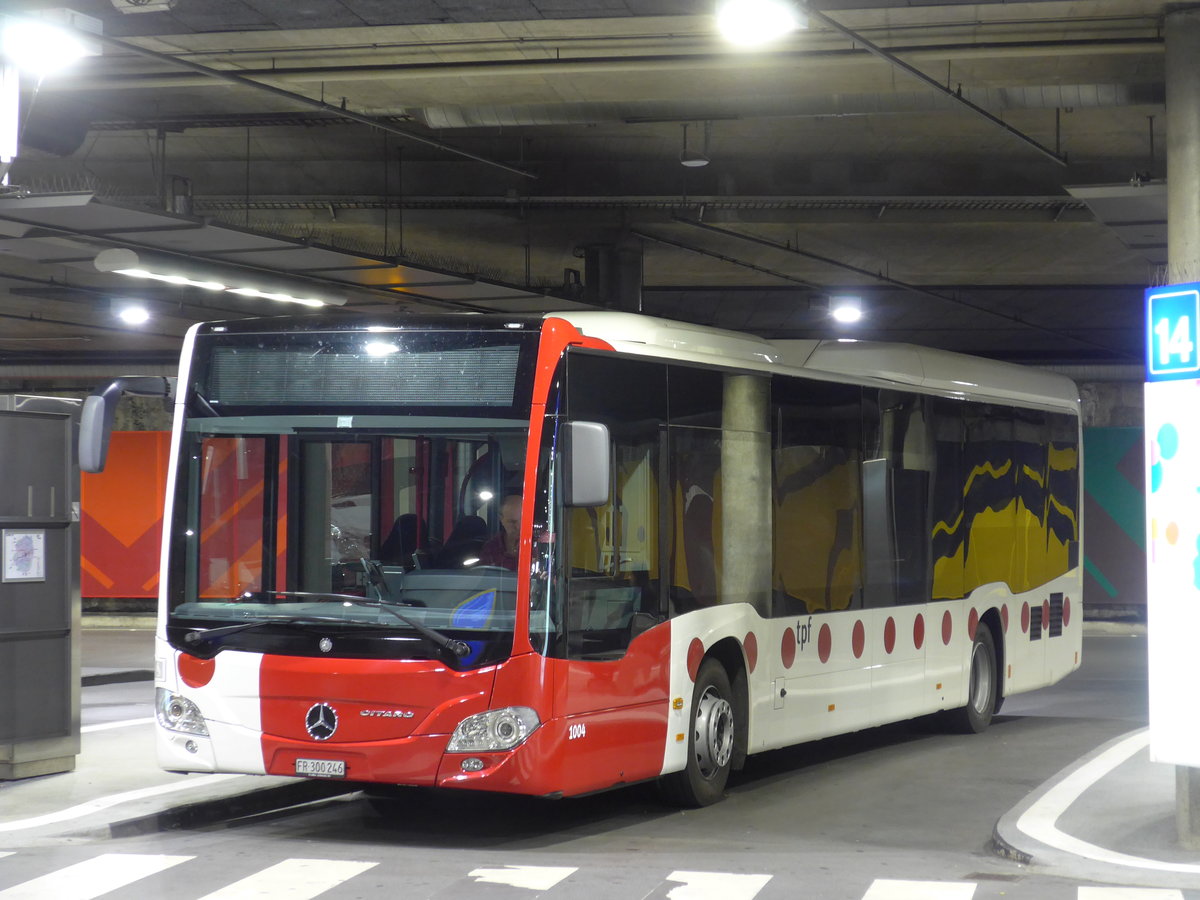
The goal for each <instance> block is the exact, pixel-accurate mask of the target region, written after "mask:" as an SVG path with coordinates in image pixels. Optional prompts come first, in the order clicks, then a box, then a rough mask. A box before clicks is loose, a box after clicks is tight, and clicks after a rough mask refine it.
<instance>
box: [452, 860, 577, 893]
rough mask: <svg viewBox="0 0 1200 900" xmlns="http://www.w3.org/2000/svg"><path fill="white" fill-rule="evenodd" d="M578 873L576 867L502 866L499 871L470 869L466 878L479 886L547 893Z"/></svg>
mask: <svg viewBox="0 0 1200 900" xmlns="http://www.w3.org/2000/svg"><path fill="white" fill-rule="evenodd" d="M578 871H579V869H578V868H577V867H576V866H504V867H503V868H500V869H472V870H471V871H470V872H468V873H467V877H468V878H474V879H475V881H476V882H478V883H480V884H506V885H508V886H509V887H519V888H527V889H528V890H531V891H548V890H550V888H552V887H554V886H555V885H556V884H558V883H559V882H560V881H562V880H563V879H564V878H566V877H567V876H569V875H573V874H574V873H575V872H578Z"/></svg>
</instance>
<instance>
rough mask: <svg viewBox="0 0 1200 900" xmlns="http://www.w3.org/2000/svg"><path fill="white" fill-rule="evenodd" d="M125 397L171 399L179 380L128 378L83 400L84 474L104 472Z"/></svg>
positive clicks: (81, 450) (81, 449) (81, 453)
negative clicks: (122, 398) (109, 445)
mask: <svg viewBox="0 0 1200 900" xmlns="http://www.w3.org/2000/svg"><path fill="white" fill-rule="evenodd" d="M123 394H132V395H134V396H136V397H163V398H164V399H170V398H171V397H173V396H174V394H175V379H174V378H167V377H165V376H159V375H124V376H122V377H120V378H118V379H116V380H115V381H113V382H112V383H111V384H109V385H108V386H107V387H104V388H100V389H97V390H96V392H95V393H93V394H92V395H91V396H90V397H88V398H87V399H86V400H84V401H83V413H82V414H81V415H80V418H79V468H80V469H82V470H83V471H84V472H103V471H104V463H105V461H106V460H107V459H108V442H109V439H110V438H111V436H112V427H113V418H114V417H115V416H116V413H117V401H119V400H120V399H121V396H122V395H123Z"/></svg>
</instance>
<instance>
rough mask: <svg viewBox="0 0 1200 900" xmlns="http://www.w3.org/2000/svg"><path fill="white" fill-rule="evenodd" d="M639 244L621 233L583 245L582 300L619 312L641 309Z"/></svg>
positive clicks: (637, 311) (640, 254) (641, 272)
mask: <svg viewBox="0 0 1200 900" xmlns="http://www.w3.org/2000/svg"><path fill="white" fill-rule="evenodd" d="M642 249H643V248H642V243H641V241H639V240H638V239H636V238H633V237H630V236H623V237H622V238H621V239H619V240H618V241H617V242H616V243H613V244H593V245H591V246H588V247H585V248H584V273H583V299H584V301H585V302H586V303H591V304H594V305H595V306H602V307H605V308H607V309H617V310H621V311H622V312H636V313H640V312H641V311H642V278H643V270H642Z"/></svg>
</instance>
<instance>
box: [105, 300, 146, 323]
mask: <svg viewBox="0 0 1200 900" xmlns="http://www.w3.org/2000/svg"><path fill="white" fill-rule="evenodd" d="M113 312H114V313H115V314H116V316H117V318H118V319H120V320H121V321H122V322H124V323H125V324H126V325H145V324H146V323H147V322H149V321H150V311H149V310H148V309H146V307H144V306H142V305H141V304H140V303H131V302H125V301H120V300H118V301H115V302H114V303H113Z"/></svg>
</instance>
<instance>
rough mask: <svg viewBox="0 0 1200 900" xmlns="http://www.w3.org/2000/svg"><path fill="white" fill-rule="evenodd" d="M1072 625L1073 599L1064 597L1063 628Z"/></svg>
mask: <svg viewBox="0 0 1200 900" xmlns="http://www.w3.org/2000/svg"><path fill="white" fill-rule="evenodd" d="M1070 624H1071V598H1070V597H1063V628H1066V627H1067V626H1068V625H1070Z"/></svg>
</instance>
